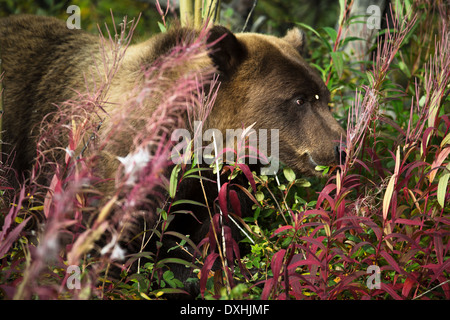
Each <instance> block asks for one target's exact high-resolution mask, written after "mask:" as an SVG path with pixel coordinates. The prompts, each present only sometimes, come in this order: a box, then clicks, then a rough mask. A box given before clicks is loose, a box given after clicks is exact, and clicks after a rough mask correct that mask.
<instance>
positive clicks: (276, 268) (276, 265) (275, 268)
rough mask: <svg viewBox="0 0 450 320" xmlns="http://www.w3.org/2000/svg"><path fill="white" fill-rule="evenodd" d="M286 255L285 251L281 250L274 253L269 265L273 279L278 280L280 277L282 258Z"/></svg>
mask: <svg viewBox="0 0 450 320" xmlns="http://www.w3.org/2000/svg"><path fill="white" fill-rule="evenodd" d="M285 254H286V250H285V249H281V250H280V251H278V252H277V253H275V254H274V255H273V257H272V262H271V263H270V266H271V268H272V273H273V277H274V279H278V276H279V275H280V271H281V267H282V266H283V258H284V255H285Z"/></svg>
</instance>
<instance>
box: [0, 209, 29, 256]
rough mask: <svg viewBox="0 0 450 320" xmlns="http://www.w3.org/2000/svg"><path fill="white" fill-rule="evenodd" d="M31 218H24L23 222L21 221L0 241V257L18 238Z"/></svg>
mask: <svg viewBox="0 0 450 320" xmlns="http://www.w3.org/2000/svg"><path fill="white" fill-rule="evenodd" d="M30 218H31V217H28V218H26V219H25V220H24V221H22V222H21V223H20V224H19V225H18V226H17V227H15V228H14V230H12V231H11V232H9V233H8V235H7V236H6V239H0V240H1V241H0V257H3V256H4V255H5V254H6V253H7V252H8V250H9V248H10V247H11V245H12V244H13V243H14V241H16V240H17V238H18V237H19V234H20V232H21V231H22V229H23V228H24V227H25V226H26V224H27V222H28V220H30Z"/></svg>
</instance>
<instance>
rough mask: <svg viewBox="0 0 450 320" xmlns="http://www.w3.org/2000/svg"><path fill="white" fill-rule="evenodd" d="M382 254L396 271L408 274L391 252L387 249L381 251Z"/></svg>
mask: <svg viewBox="0 0 450 320" xmlns="http://www.w3.org/2000/svg"><path fill="white" fill-rule="evenodd" d="M380 254H381V255H382V256H383V257H384V258H385V259H386V261H387V262H388V263H389V265H390V266H391V267H392V268H394V270H395V271H397V272H398V273H400V274H406V272H405V271H404V270H402V269H401V268H400V266H399V265H398V263H397V261H395V260H394V258H392V256H391V255H390V254H389V253H387V252H386V251H381V252H380Z"/></svg>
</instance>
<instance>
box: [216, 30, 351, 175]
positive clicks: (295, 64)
mask: <svg viewBox="0 0 450 320" xmlns="http://www.w3.org/2000/svg"><path fill="white" fill-rule="evenodd" d="M209 41H211V42H212V43H214V46H213V47H212V48H211V51H210V57H211V59H212V61H213V63H214V64H215V65H216V68H217V70H218V73H219V80H221V83H220V89H219V90H218V96H217V99H216V102H215V105H214V108H213V110H212V113H211V116H210V117H209V122H208V127H209V128H217V129H219V130H221V131H222V132H225V130H226V129H239V128H243V127H248V126H250V125H252V124H253V123H255V125H254V126H253V129H255V131H257V130H258V129H278V130H279V160H280V161H281V162H282V163H285V164H286V165H288V166H289V167H291V168H292V169H294V170H296V171H297V172H299V173H301V174H306V175H317V174H319V173H318V171H316V170H315V167H316V166H317V165H323V166H328V165H335V164H339V163H340V162H343V161H344V158H343V157H344V156H345V153H344V152H343V147H341V142H344V141H345V131H344V130H343V129H342V127H341V126H340V125H339V124H338V122H337V121H336V120H335V119H334V118H333V115H332V114H331V112H330V109H329V106H328V103H329V101H330V92H329V91H328V89H327V87H326V86H325V84H324V82H323V81H322V79H321V78H320V76H319V75H318V74H317V73H316V72H315V71H314V70H313V69H312V68H311V67H310V66H309V65H308V64H307V63H306V62H305V60H304V59H303V58H302V56H301V52H302V50H303V47H304V35H303V33H302V32H301V31H300V30H299V29H297V28H294V29H292V30H290V31H289V32H288V33H287V34H286V36H284V37H283V38H277V37H274V36H268V35H261V34H254V33H242V34H233V33H231V32H230V31H228V30H227V29H226V28H224V27H220V26H215V27H213V28H212V29H211V31H210V36H209ZM269 145H270V143H269ZM341 151H342V152H341Z"/></svg>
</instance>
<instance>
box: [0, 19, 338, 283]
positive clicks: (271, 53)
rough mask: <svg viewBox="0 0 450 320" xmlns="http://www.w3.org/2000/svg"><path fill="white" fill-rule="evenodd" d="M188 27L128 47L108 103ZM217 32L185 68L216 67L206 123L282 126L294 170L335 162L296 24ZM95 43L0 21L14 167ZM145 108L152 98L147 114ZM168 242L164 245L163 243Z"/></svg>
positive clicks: (89, 59)
mask: <svg viewBox="0 0 450 320" xmlns="http://www.w3.org/2000/svg"><path fill="white" fill-rule="evenodd" d="M194 34H195V32H192V31H191V30H188V29H174V30H171V31H169V32H167V33H163V34H158V35H156V36H154V37H152V38H150V39H149V40H147V41H145V42H143V43H140V44H136V45H133V46H130V48H129V49H128V50H127V53H126V56H125V58H124V61H123V63H122V65H121V68H120V70H119V71H118V73H117V75H116V77H115V79H114V81H113V82H112V84H111V88H110V90H109V97H108V100H109V101H110V102H111V103H113V104H111V105H110V106H108V107H107V108H110V109H108V110H107V111H108V112H120V111H121V109H120V105H121V102H122V101H124V100H123V99H127V97H128V95H129V93H130V91H131V90H132V88H133V87H134V86H135V84H136V81H139V79H140V78H142V72H141V71H142V66H145V65H149V64H151V63H152V62H154V61H155V59H157V58H158V57H160V56H161V55H164V54H165V53H167V52H168V51H169V50H170V49H171V48H172V47H174V46H175V45H176V43H177V41H179V40H180V39H183V38H186V37H192V36H193V35H194ZM224 35H225V37H224V38H223V39H222V40H221V41H219V42H218V43H217V44H216V45H215V46H214V47H213V48H212V50H211V52H209V54H208V55H206V54H205V56H204V57H203V58H201V59H200V61H198V62H196V63H193V64H192V65H191V66H190V68H197V69H198V70H200V71H201V70H203V69H205V68H208V66H213V65H214V66H215V67H216V69H217V72H218V73H219V75H220V77H219V80H220V81H221V84H220V89H219V92H218V96H217V99H216V102H215V105H214V107H213V109H212V111H211V114H210V116H209V118H208V119H207V122H206V124H205V126H204V128H203V129H204V130H206V129H208V128H216V129H219V130H221V131H222V132H225V130H226V129H241V128H242V127H243V126H244V127H247V126H249V125H251V124H253V123H256V124H255V126H254V128H255V129H260V128H261V129H279V131H280V143H279V148H280V160H281V161H282V162H284V163H286V164H287V165H288V166H290V167H292V168H293V169H295V170H296V171H297V172H300V173H304V174H308V175H314V174H317V172H316V171H315V170H314V168H315V166H316V165H317V164H320V165H333V164H336V163H338V161H339V152H338V151H339V150H340V148H339V147H338V146H339V141H340V140H341V138H343V137H344V135H345V133H344V131H343V129H342V128H341V127H340V126H339V124H338V123H337V122H336V120H335V119H334V118H333V116H332V114H331V113H330V111H329V108H328V102H329V92H328V90H327V88H326V86H325V84H324V83H323V81H322V80H321V79H320V77H319V76H318V75H317V74H316V73H315V72H314V71H313V69H312V68H311V67H309V66H308V65H307V64H306V62H305V61H304V59H303V58H302V56H301V55H300V52H301V50H302V49H303V46H304V38H303V34H302V33H301V32H300V31H299V30H297V29H293V30H291V31H289V32H288V33H287V35H286V37H284V38H277V37H273V36H267V35H259V34H252V33H245V34H236V35H234V34H232V33H231V32H229V31H228V30H227V29H225V28H223V27H217V26H216V27H213V28H212V29H211V30H210V36H209V41H214V40H217V39H219V38H220V37H222V36H224ZM98 41H99V40H98V37H95V36H93V35H90V34H87V33H86V32H83V31H80V30H69V29H67V28H66V26H65V23H64V22H62V21H59V20H57V19H54V18H44V17H35V16H13V17H10V18H6V19H0V49H1V54H2V58H3V70H4V71H5V78H4V87H5V95H4V102H5V105H4V117H3V128H4V130H5V132H4V134H3V140H4V142H5V143H6V144H5V145H4V152H6V153H10V152H12V151H13V150H15V152H16V161H15V163H14V167H15V169H16V170H17V171H18V172H19V173H20V172H25V171H26V170H29V169H30V166H31V164H32V163H33V160H34V159H35V156H36V140H35V137H34V136H35V135H36V133H37V132H36V131H34V132H32V128H36V127H38V125H39V124H40V122H41V120H42V118H43V117H44V116H45V115H46V114H48V113H49V112H51V111H54V110H55V107H54V105H53V104H54V103H56V104H59V103H62V102H63V101H65V100H68V99H70V98H73V97H74V96H75V93H74V91H73V89H76V90H80V91H81V90H83V88H84V86H85V79H84V74H85V73H84V72H87V71H88V70H89V68H90V67H92V65H95V63H98V62H99V61H100V54H99V42H98ZM180 72H183V71H180ZM317 97H318V99H317ZM297 101H300V102H301V103H300V105H299V104H297ZM152 112H153V109H152V107H151V106H149V109H148V113H149V115H151V113H152ZM107 121H108V120H107ZM107 121H106V122H107ZM111 125H113V124H111ZM108 126H109V124H108V123H106V124H104V125H103V127H102V128H106V129H104V130H107V128H108ZM102 130H103V129H102ZM137 130H139V128H137ZM100 138H101V133H100ZM130 139H132V137H130V136H121V137H115V140H116V141H118V142H120V143H117V144H116V146H119V148H113V149H109V150H108V152H109V153H110V154H109V155H108V156H105V157H104V159H102V162H101V167H102V170H103V178H114V174H115V172H116V169H117V166H118V165H119V161H118V160H117V156H125V155H127V154H128V153H129V152H130V151H131V150H130V146H131V145H132V144H131V143H129V141H130ZM183 186H184V188H183ZM206 188H207V189H210V190H212V191H213V193H214V192H215V193H214V194H213V195H212V199H214V198H215V197H216V196H217V192H216V190H217V189H216V188H217V187H216V185H209V186H208V185H207V186H206ZM198 190H199V186H195V187H192V185H191V186H189V185H188V186H185V185H182V187H180V192H182V194H183V195H182V197H187V198H195V197H200V199H199V200H200V201H202V200H203V199H202V195H200V194H199V192H198ZM211 203H212V201H211ZM188 209H191V208H188ZM196 210H197V211H196V217H197V218H198V219H199V220H200V221H203V222H207V221H208V214H207V212H206V211H205V212H203V213H202V212H199V211H198V208H197V209H196ZM171 227H172V228H174V229H176V230H177V231H179V232H181V233H183V234H191V236H192V237H191V239H192V240H193V241H194V242H195V243H198V242H199V241H200V240H201V239H203V238H204V236H205V234H207V232H208V223H203V224H202V225H199V224H198V223H197V221H196V220H194V219H193V218H192V217H191V216H189V215H181V216H180V217H177V218H176V219H175V221H173V222H172V223H171ZM170 247H171V245H170V244H168V245H167V248H170ZM162 251H164V250H162ZM166 251H167V250H166ZM178 254H179V255H182V254H183V253H180V252H179V253H178ZM184 258H185V259H189V257H184ZM179 268H181V269H180V270H179V274H183V278H185V279H186V278H187V275H186V272H187V271H186V270H187V269H186V268H184V267H179ZM194 291H195V290H194Z"/></svg>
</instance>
